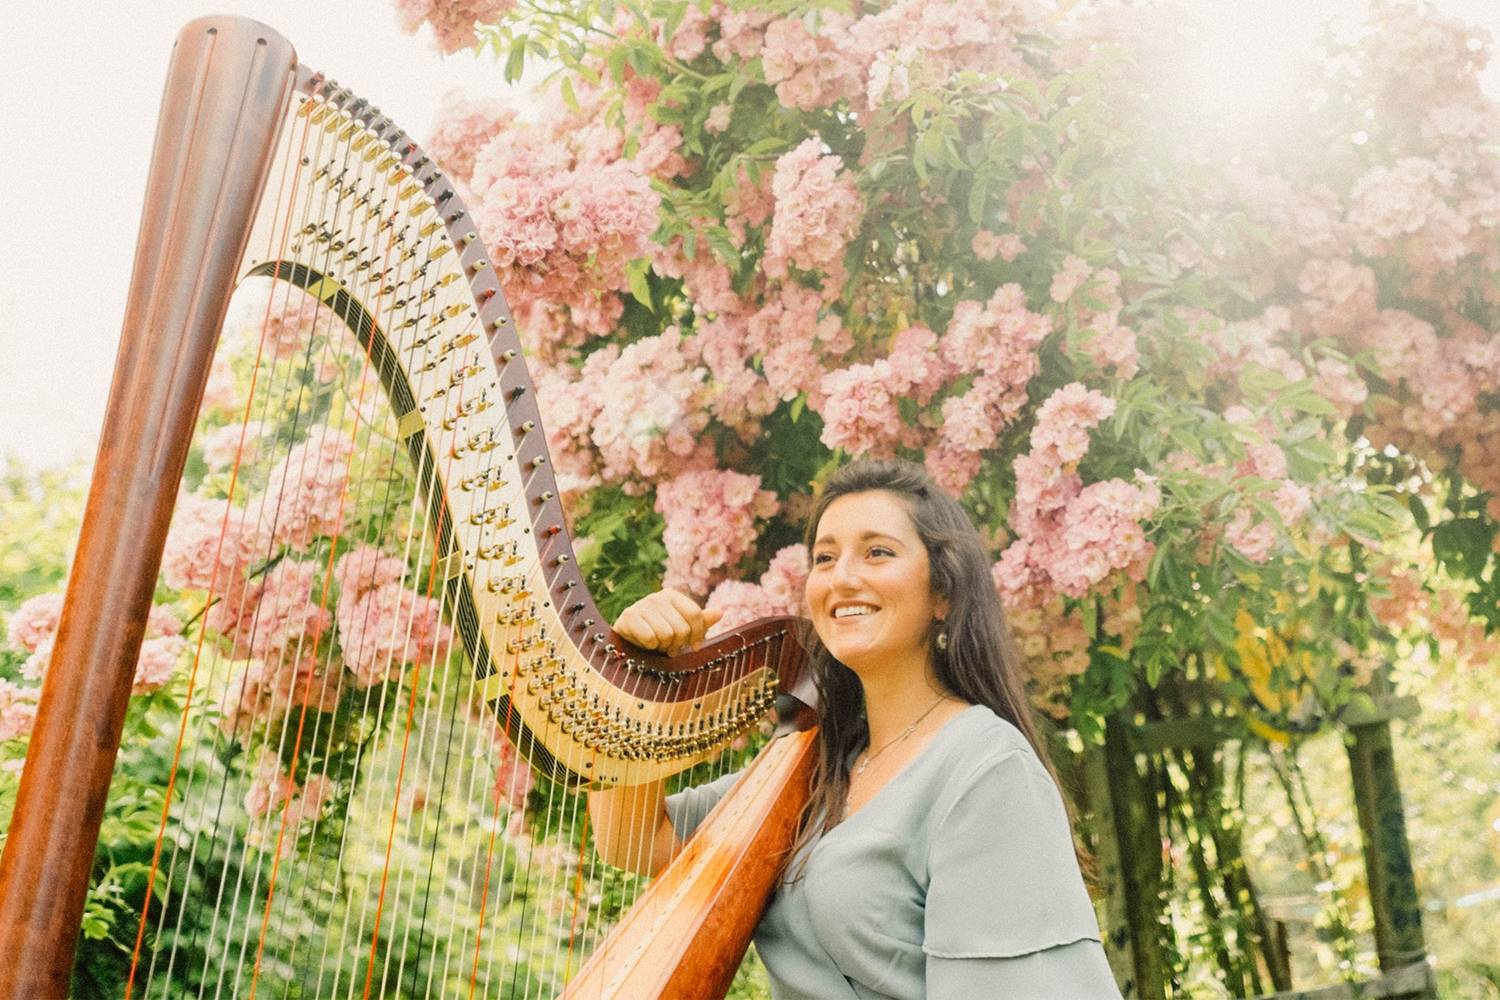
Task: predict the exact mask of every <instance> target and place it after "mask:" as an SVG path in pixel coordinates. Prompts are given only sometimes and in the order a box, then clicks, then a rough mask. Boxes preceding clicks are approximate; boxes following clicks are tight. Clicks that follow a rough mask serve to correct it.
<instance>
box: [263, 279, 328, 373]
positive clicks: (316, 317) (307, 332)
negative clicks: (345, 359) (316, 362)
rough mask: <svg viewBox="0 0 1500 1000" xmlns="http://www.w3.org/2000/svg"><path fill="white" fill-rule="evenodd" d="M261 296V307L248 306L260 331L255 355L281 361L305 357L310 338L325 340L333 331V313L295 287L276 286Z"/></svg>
mask: <svg viewBox="0 0 1500 1000" xmlns="http://www.w3.org/2000/svg"><path fill="white" fill-rule="evenodd" d="M264 294H265V296H266V302H265V305H264V306H261V305H252V306H251V309H252V313H253V314H254V316H255V319H256V321H257V322H258V323H259V324H260V330H261V338H260V346H259V351H258V353H259V354H261V355H262V356H264V357H269V358H273V359H275V360H278V361H281V360H285V359H287V358H298V357H303V356H306V355H307V354H308V352H309V351H310V350H311V349H312V343H313V338H314V337H315V336H317V335H320V334H321V335H325V336H326V335H327V334H328V332H329V331H330V330H332V329H333V327H334V323H335V319H334V315H333V310H332V309H331V308H329V306H328V304H327V303H325V302H323V301H321V300H319V299H317V298H315V297H313V296H311V295H308V294H307V293H306V292H304V291H303V290H302V289H300V288H298V287H297V286H295V285H292V284H288V283H286V282H277V283H275V284H273V285H270V286H269V287H267V288H266V289H265V290H264Z"/></svg>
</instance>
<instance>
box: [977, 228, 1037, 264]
mask: <svg viewBox="0 0 1500 1000" xmlns="http://www.w3.org/2000/svg"><path fill="white" fill-rule="evenodd" d="M969 247H970V249H972V250H973V251H974V256H975V257H978V258H979V259H980V260H982V261H985V262H989V261H992V260H994V259H995V258H996V257H999V258H1000V259H1001V260H1003V261H1005V262H1006V263H1007V264H1009V263H1010V262H1011V261H1013V260H1015V259H1016V258H1017V257H1019V256H1021V254H1023V253H1025V252H1026V244H1025V243H1023V242H1021V237H1019V236H1017V235H1016V234H1015V233H992V232H990V231H989V230H988V229H981V230H979V231H978V232H977V233H975V234H974V238H973V239H972V240H970V242H969Z"/></svg>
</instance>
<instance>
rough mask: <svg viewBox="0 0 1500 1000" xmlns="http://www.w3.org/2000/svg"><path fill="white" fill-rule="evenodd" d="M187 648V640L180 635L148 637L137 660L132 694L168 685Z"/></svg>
mask: <svg viewBox="0 0 1500 1000" xmlns="http://www.w3.org/2000/svg"><path fill="white" fill-rule="evenodd" d="M186 650H187V640H186V639H184V638H183V637H182V636H180V635H165V636H161V637H159V638H156V639H147V640H146V641H145V642H143V643H142V644H141V655H140V658H139V659H137V660H136V662H135V679H134V680H133V681H132V682H131V685H130V693H131V694H150V693H151V692H152V691H155V690H157V689H159V688H161V687H163V686H165V685H166V683H167V682H168V681H170V680H171V679H172V675H173V674H175V673H176V672H177V664H178V662H179V661H180V660H181V659H182V654H183V653H184V652H185V651H186Z"/></svg>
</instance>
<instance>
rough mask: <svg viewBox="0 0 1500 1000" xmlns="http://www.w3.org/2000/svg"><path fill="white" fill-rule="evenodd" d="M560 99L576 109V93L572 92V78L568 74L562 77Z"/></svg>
mask: <svg viewBox="0 0 1500 1000" xmlns="http://www.w3.org/2000/svg"><path fill="white" fill-rule="evenodd" d="M562 99H563V103H564V104H566V105H567V106H568V107H569V108H572V109H573V110H574V111H577V110H578V95H576V94H574V93H573V78H572V77H570V76H565V77H563V82H562Z"/></svg>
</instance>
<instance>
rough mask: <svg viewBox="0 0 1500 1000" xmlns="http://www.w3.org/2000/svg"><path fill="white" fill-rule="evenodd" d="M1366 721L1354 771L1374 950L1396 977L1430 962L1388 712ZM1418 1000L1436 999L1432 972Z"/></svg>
mask: <svg viewBox="0 0 1500 1000" xmlns="http://www.w3.org/2000/svg"><path fill="white" fill-rule="evenodd" d="M1372 715H1373V716H1374V717H1372V718H1369V719H1368V721H1366V720H1357V719H1356V720H1350V719H1347V718H1346V720H1345V721H1346V722H1348V723H1350V724H1349V736H1350V738H1349V739H1348V740H1347V741H1345V745H1346V747H1347V749H1348V752H1349V771H1350V774H1351V777H1352V779H1353V784H1354V805H1355V809H1356V810H1357V812H1358V813H1359V831H1360V834H1361V837H1362V838H1363V841H1364V848H1365V852H1364V853H1365V877H1366V879H1367V880H1368V882H1369V886H1370V907H1371V910H1372V911H1373V913H1374V917H1375V951H1376V955H1377V956H1378V958H1379V961H1380V971H1381V972H1383V973H1385V974H1386V975H1391V974H1393V973H1395V972H1397V971H1398V970H1401V969H1405V968H1407V967H1409V966H1412V965H1415V964H1417V963H1425V961H1426V959H1427V945H1426V942H1425V941H1424V939H1423V936H1422V906H1421V901H1420V900H1419V899H1418V898H1417V881H1416V876H1415V872H1414V871H1413V868H1412V860H1411V844H1410V842H1408V840H1407V839H1406V814H1405V811H1404V809H1403V806H1402V801H1401V786H1400V783H1399V781H1398V779H1397V775H1396V758H1395V754H1394V752H1393V751H1392V749H1391V723H1390V717H1389V715H1388V714H1387V713H1385V712H1376V713H1372ZM1424 983H1425V986H1424V987H1423V988H1422V989H1420V991H1419V992H1413V993H1407V994H1403V995H1405V996H1413V997H1434V998H1435V997H1436V996H1437V984H1436V982H1435V981H1434V977H1433V976H1432V973H1431V970H1430V969H1428V970H1427V974H1426V976H1425V977H1424Z"/></svg>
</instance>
